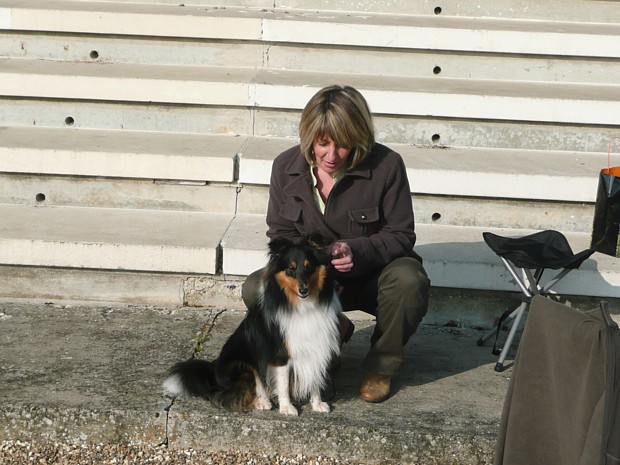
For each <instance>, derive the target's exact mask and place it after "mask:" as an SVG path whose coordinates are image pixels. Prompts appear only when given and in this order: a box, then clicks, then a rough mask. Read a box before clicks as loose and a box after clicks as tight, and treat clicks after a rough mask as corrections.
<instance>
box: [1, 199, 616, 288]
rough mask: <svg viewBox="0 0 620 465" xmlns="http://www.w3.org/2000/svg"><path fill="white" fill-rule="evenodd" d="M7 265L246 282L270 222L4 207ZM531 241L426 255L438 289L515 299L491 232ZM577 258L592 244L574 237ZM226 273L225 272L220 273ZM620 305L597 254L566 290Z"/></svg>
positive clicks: (432, 242) (462, 240) (453, 238)
mask: <svg viewBox="0 0 620 465" xmlns="http://www.w3.org/2000/svg"><path fill="white" fill-rule="evenodd" d="M0 214H1V215H0V216H1V217H2V218H4V221H3V222H2V224H0V264H1V265H3V266H15V265H19V266H29V267H51V268H54V267H62V268H78V269H87V270H117V271H122V272H125V271H141V272H160V273H185V274H210V275H214V274H217V273H219V272H220V271H221V272H222V273H223V274H224V275H240V276H245V275H247V274H249V273H251V272H252V271H254V270H256V269H258V268H260V267H262V266H264V264H265V263H266V245H267V238H266V236H265V229H266V226H265V218H264V215H252V214H237V215H235V216H233V215H232V214H223V213H219V214H218V213H196V212H172V211H147V210H126V209H102V208H75V207H74V208H71V207H32V206H19V205H0ZM485 230H490V231H495V232H497V233H499V234H503V235H508V236H520V235H524V234H527V233H529V232H532V231H527V230H507V229H495V228H480V227H477V228H476V227H466V226H442V225H426V224H418V225H417V233H418V242H417V245H416V248H417V250H418V251H419V253H420V254H421V255H422V256H423V258H424V260H425V265H426V267H427V269H428V271H429V275H430V277H431V279H432V281H433V285H434V286H437V287H448V288H463V289H480V290H502V291H503V290H511V291H514V290H515V289H516V288H515V287H514V285H513V284H512V283H510V280H509V279H508V278H507V274H506V271H505V269H504V267H503V265H502V264H501V262H500V260H499V259H498V257H496V256H495V255H494V254H493V253H492V252H491V251H490V249H488V247H486V245H485V244H484V243H483V241H482V232H483V231H485ZM566 235H567V237H568V239H569V242H570V243H571V245H572V247H573V250H574V251H575V252H577V251H579V250H582V249H585V248H587V247H588V245H589V234H587V233H573V232H571V233H566ZM220 267H221V270H220ZM557 290H558V292H560V293H565V294H571V295H584V296H598V297H620V264H619V263H618V261H617V260H616V259H614V258H612V257H607V256H604V255H601V254H598V253H597V254H595V255H594V256H593V257H592V258H591V259H589V260H588V261H587V262H586V263H584V264H583V265H582V267H581V268H580V269H579V270H576V271H574V272H572V273H571V274H570V275H569V276H568V277H567V278H566V279H565V280H563V281H562V282H561V283H560V285H559V286H558V287H557Z"/></svg>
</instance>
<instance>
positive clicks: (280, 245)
mask: <svg viewBox="0 0 620 465" xmlns="http://www.w3.org/2000/svg"><path fill="white" fill-rule="evenodd" d="M291 245H293V243H292V242H291V241H289V240H288V239H284V238H278V239H273V240H271V241H270V242H269V256H270V257H271V258H272V259H275V258H277V257H279V256H280V255H281V254H282V252H283V251H284V250H286V249H287V248H289V247H290V246H291Z"/></svg>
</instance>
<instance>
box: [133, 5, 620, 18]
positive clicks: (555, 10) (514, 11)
mask: <svg viewBox="0 0 620 465" xmlns="http://www.w3.org/2000/svg"><path fill="white" fill-rule="evenodd" d="M138 2H140V3H159V4H168V5H175V6H176V5H178V2H177V1H176V0H135V1H134V3H138ZM200 3H201V2H200V1H199V0H195V1H189V2H185V5H199V4H200ZM218 5H221V6H222V7H226V8H239V7H242V8H250V7H251V8H265V9H271V8H274V7H275V8H276V9H281V10H285V11H287V10H291V9H306V10H315V11H316V10H320V11H335V12H347V13H350V12H354V11H357V12H358V13H359V12H364V13H383V14H392V15H394V14H396V15H412V14H414V15H426V16H430V17H436V16H438V15H441V16H459V17H460V16H465V17H474V18H484V17H490V18H507V19H530V20H547V21H548V20H549V19H550V18H552V20H554V21H590V22H600V23H607V22H611V23H613V22H619V21H620V13H619V12H618V9H617V8H615V5H614V4H613V3H610V2H600V1H596V0H563V1H562V2H554V3H541V2H539V1H537V0H496V1H494V2H486V3H484V4H481V3H480V2H479V1H477V0H444V1H442V2H441V5H439V4H437V3H436V2H417V1H402V2H397V3H385V2H377V1H376V0H341V1H339V2H326V1H325V0H286V1H275V2H274V1H273V0H220V1H219V2H218Z"/></svg>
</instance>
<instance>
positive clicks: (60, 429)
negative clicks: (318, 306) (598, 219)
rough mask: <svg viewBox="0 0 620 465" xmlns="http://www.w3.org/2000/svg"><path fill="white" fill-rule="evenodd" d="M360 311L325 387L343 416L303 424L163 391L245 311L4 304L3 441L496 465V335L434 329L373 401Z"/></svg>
mask: <svg viewBox="0 0 620 465" xmlns="http://www.w3.org/2000/svg"><path fill="white" fill-rule="evenodd" d="M220 312H222V313H221V314H220ZM218 314H219V316H217V318H216V315H218ZM350 315H351V317H352V318H353V319H354V321H355V323H356V332H355V334H354V335H353V337H352V339H351V341H350V342H349V343H347V344H346V345H345V346H344V348H343V353H342V365H341V368H340V369H339V370H338V371H337V372H336V374H335V376H334V383H333V388H334V389H333V390H332V389H331V388H330V389H328V390H327V392H326V394H325V397H326V398H328V399H329V401H330V403H331V405H332V412H331V413H329V414H319V413H315V412H313V411H312V410H311V409H309V408H308V407H307V406H303V407H302V409H301V413H300V416H299V417H297V418H290V417H284V416H281V415H280V414H279V413H278V412H277V411H276V410H272V411H269V412H253V413H249V414H238V413H230V412H226V411H222V410H217V409H215V408H214V407H212V406H211V405H210V404H208V403H207V402H205V401H203V400H196V399H182V400H181V399H179V400H177V401H176V402H174V404H172V403H171V401H170V400H169V399H167V398H165V397H164V396H163V393H162V391H161V388H160V385H161V381H162V379H163V378H164V376H165V374H166V371H167V369H168V368H169V367H170V366H171V365H172V364H173V363H174V362H176V361H179V360H182V359H185V358H187V357H189V356H191V354H192V353H193V352H194V351H198V352H199V353H198V356H200V357H206V358H212V357H214V356H215V354H216V353H217V352H218V350H219V348H220V347H221V345H222V344H223V342H224V340H225V338H226V337H227V336H228V335H229V334H230V333H231V331H232V330H233V329H234V327H235V326H236V325H237V324H238V322H239V321H240V319H241V318H242V317H243V312H241V311H239V310H226V309H225V308H223V307H214V308H163V307H152V306H110V305H108V306H80V305H62V304H53V303H47V304H45V303H40V304H36V303H7V302H0V392H1V393H2V394H1V396H0V402H1V405H0V441H16V440H19V441H29V442H33V443H62V444H118V443H126V444H143V445H147V446H149V447H152V446H156V445H159V444H162V443H166V444H167V445H168V447H169V448H193V449H196V450H208V451H226V450H233V449H234V450H242V451H250V452H256V453H269V454H282V455H286V456H297V455H299V454H303V455H304V456H322V457H332V458H336V459H341V460H348V461H351V463H403V464H404V463H417V464H457V463H458V464H463V465H465V464H488V463H491V461H492V456H493V447H494V442H495V435H496V431H497V425H498V421H499V418H500V414H501V408H502V403H503V399H504V395H505V391H506V387H507V384H508V379H509V376H510V369H508V370H506V371H505V372H503V373H496V372H495V371H493V365H494V361H495V357H493V356H492V355H491V353H490V348H489V347H478V346H477V345H476V340H477V339H478V337H479V336H480V335H481V334H482V332H483V330H481V329H473V328H471V327H459V326H458V325H457V324H452V323H448V325H447V326H446V325H439V324H425V325H422V326H421V327H420V329H419V330H418V332H417V333H416V335H415V336H414V338H413V340H411V341H410V343H409V344H408V345H407V357H406V361H405V363H404V366H403V368H402V371H401V374H400V375H399V376H398V377H397V378H396V379H395V380H394V389H393V395H392V397H391V398H390V399H388V400H387V401H386V402H384V403H382V404H368V403H365V402H363V401H361V400H360V399H359V398H358V397H357V394H358V389H359V384H360V381H361V378H362V376H363V372H362V371H361V369H360V367H359V364H360V362H361V360H362V358H363V356H364V355H365V352H366V350H367V347H368V340H369V336H370V333H371V330H372V325H373V324H374V323H373V321H372V320H371V319H369V318H368V317H367V316H366V315H365V314H361V313H359V314H358V313H356V312H354V313H352V314H350ZM214 320H215V324H214V325H213V324H212V323H213V322H214ZM207 333H208V334H209V336H208V338H206V340H205V341H204V343H202V344H200V339H201V338H202V337H203V336H204V335H205V334H207Z"/></svg>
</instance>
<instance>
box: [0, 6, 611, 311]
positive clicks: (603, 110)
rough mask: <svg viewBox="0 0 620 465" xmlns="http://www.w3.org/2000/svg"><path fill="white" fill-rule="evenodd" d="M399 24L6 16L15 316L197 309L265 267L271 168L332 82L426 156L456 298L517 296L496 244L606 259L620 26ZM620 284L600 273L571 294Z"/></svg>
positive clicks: (6, 156) (34, 13) (8, 272)
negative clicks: (520, 239) (603, 214)
mask: <svg viewBox="0 0 620 465" xmlns="http://www.w3.org/2000/svg"><path fill="white" fill-rule="evenodd" d="M334 3H336V5H334ZM385 3H386V2H376V1H373V0H361V1H351V0H346V1H343V2H325V1H323V0H309V1H303V2H302V1H295V0H288V1H279V0H276V1H275V2H274V1H273V0H271V1H269V2H267V1H261V0H245V1H244V0H237V1H235V0H223V1H219V2H217V4H215V3H211V4H207V3H206V2H202V3H201V2H193V3H189V2H188V3H185V4H179V2H178V1H167V0H160V1H150V2H147V1H138V2H136V1H134V2H125V1H107V2H95V1H89V0H75V1H69V0H64V1H63V0H60V1H43V0H21V1H17V0H3V1H0V218H2V221H0V277H1V278H0V279H2V282H3V283H4V284H3V285H2V286H0V297H7V298H18V297H36V298H43V299H69V300H96V301H105V300H113V301H125V302H150V303H154V304H170V303H173V304H174V303H176V304H192V302H195V300H193V298H192V297H191V295H192V293H195V292H199V293H200V292H201V293H203V294H205V293H206V295H208V288H209V286H211V285H214V284H213V283H217V282H229V281H230V279H233V280H234V278H235V277H239V276H244V275H246V274H248V273H249V272H251V271H253V270H254V269H256V268H258V267H260V266H262V264H263V263H264V261H265V246H266V237H265V229H266V226H265V222H264V214H265V209H266V204H267V189H268V180H269V171H270V167H271V162H272V160H273V158H274V157H275V156H276V155H277V154H278V153H280V152H281V151H282V150H284V149H285V148H288V147H289V146H291V145H293V144H295V143H296V136H297V123H298V120H299V114H300V110H301V109H302V108H303V106H304V105H305V103H306V102H307V100H308V99H309V98H310V96H312V95H313V94H314V93H315V92H316V91H317V90H318V89H320V88H321V87H323V86H325V85H329V84H332V83H343V84H350V85H353V86H355V87H357V88H358V89H360V90H361V91H362V93H363V94H364V95H365V96H366V98H367V100H368V101H369V104H370V106H371V109H372V111H373V113H374V114H375V122H376V126H377V139H378V140H379V141H381V142H383V143H385V144H387V145H390V146H391V147H393V148H394V149H396V150H397V151H399V152H400V153H401V154H402V155H403V157H404V159H405V161H406V164H407V167H408V174H409V177H410V181H411V186H412V191H413V192H412V194H413V199H414V208H415V213H416V221H417V231H418V238H419V239H418V244H417V246H416V247H417V250H418V251H419V253H420V254H421V255H422V256H423V257H424V259H425V265H426V267H427V269H428V271H429V273H430V275H431V279H432V282H433V285H434V286H436V287H445V288H458V289H474V290H475V289H478V290H499V291H504V290H514V289H515V287H514V286H513V285H512V284H511V283H510V282H509V280H508V278H507V276H506V273H505V270H504V268H503V266H502V264H501V263H500V261H499V260H498V259H497V257H496V256H495V255H493V254H492V253H491V252H490V251H489V250H488V248H487V247H486V245H485V244H484V243H483V242H482V235H481V233H482V231H486V230H492V231H497V232H499V233H501V234H505V235H522V234H526V233H528V232H531V231H535V230H540V229H558V230H560V231H562V232H564V233H565V234H566V235H567V237H568V238H569V241H570V242H571V244H572V246H573V248H574V249H575V250H581V249H583V248H586V247H588V245H589V235H590V228H591V223H592V214H593V202H594V197H595V193H596V186H597V182H598V172H599V170H600V169H601V168H602V167H604V166H607V163H608V159H607V144H608V141H609V140H610V138H611V137H612V136H614V135H618V134H620V127H619V126H620V123H619V120H618V115H620V80H619V79H618V76H620V60H619V58H620V9H618V8H617V7H616V6H615V3H614V2H600V1H595V0H579V1H577V0H565V1H563V2H537V1H533V0H532V1H525V2H517V1H512V0H498V1H495V2H486V3H489V5H486V6H485V5H480V2H478V1H470V0H462V1H457V0H447V1H445V2H441V3H439V2H437V3H435V2H427V1H422V2H420V1H418V2H410V1H403V2H395V3H397V5H390V6H389V7H388V6H385ZM216 5H217V6H216ZM617 156H618V158H619V159H620V155H617ZM613 161H616V162H617V160H613ZM616 164H617V163H616ZM205 280H207V281H208V282H210V283H211V284H208V285H205V284H204V282H205ZM618 284H620V264H618V261H617V260H616V259H614V258H612V257H607V256H604V255H601V254H598V253H597V254H594V255H593V256H592V258H591V259H590V260H588V261H587V262H586V263H584V265H582V268H581V269H580V270H578V271H576V272H573V273H571V274H570V275H569V276H568V277H567V278H566V279H565V280H564V281H563V282H562V286H559V287H558V291H560V292H565V293H569V294H575V295H584V296H594V297H620V287H618ZM227 286H228V287H231V286H230V285H228V284H227ZM232 287H235V286H232ZM205 289H206V290H205ZM198 300H199V301H200V299H198ZM202 302H204V300H203V301H202Z"/></svg>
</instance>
